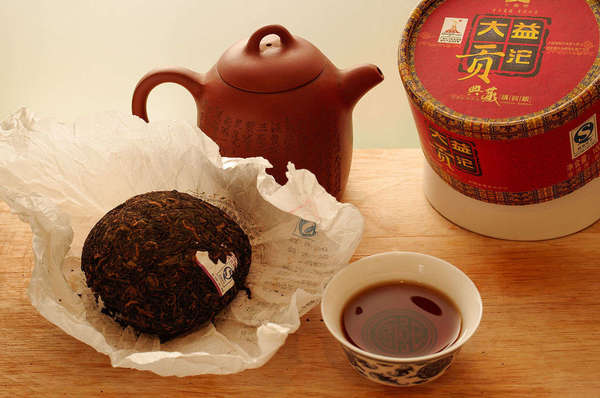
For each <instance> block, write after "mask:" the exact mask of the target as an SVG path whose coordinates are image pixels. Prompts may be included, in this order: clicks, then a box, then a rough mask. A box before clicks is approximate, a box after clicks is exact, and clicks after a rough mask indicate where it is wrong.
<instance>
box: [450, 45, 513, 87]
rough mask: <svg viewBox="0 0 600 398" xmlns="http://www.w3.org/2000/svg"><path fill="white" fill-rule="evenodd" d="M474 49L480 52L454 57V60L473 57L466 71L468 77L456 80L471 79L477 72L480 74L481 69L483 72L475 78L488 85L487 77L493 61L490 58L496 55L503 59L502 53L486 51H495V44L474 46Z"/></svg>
mask: <svg viewBox="0 0 600 398" xmlns="http://www.w3.org/2000/svg"><path fill="white" fill-rule="evenodd" d="M475 48H476V49H477V50H481V51H480V52H478V53H476V54H463V55H457V56H456V58H469V57H474V58H473V62H472V63H471V65H469V68H468V69H467V72H469V73H470V74H469V75H468V76H465V77H461V78H459V79H458V80H466V79H470V78H471V77H473V76H476V75H477V74H478V73H479V72H481V69H482V68H483V72H481V74H480V75H478V76H477V77H479V78H480V79H481V80H483V81H484V82H486V83H488V84H489V83H490V79H489V77H488V75H489V74H490V70H491V69H492V64H493V63H494V59H493V58H492V57H491V56H492V55H497V56H499V57H504V53H503V52H500V51H498V52H494V53H490V52H488V51H487V50H490V49H496V45H495V44H475Z"/></svg>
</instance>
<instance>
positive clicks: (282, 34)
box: [245, 25, 296, 55]
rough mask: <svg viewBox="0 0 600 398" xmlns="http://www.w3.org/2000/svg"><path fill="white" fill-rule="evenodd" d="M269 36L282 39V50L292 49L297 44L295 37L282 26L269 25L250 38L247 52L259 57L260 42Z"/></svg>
mask: <svg viewBox="0 0 600 398" xmlns="http://www.w3.org/2000/svg"><path fill="white" fill-rule="evenodd" d="M267 35H277V36H279V39H281V47H282V50H285V49H286V48H289V47H292V46H293V45H294V44H296V39H294V36H292V34H291V33H290V32H289V31H288V30H287V29H286V28H284V27H283V26H281V25H267V26H263V27H262V28H260V29H259V30H257V31H256V32H254V33H253V34H252V36H250V38H249V39H248V43H247V44H246V48H245V51H246V53H248V54H252V55H259V54H260V42H261V40H262V39H263V38H264V37H265V36H267Z"/></svg>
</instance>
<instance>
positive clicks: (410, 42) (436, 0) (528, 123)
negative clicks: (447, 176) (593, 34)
mask: <svg viewBox="0 0 600 398" xmlns="http://www.w3.org/2000/svg"><path fill="white" fill-rule="evenodd" d="M444 1H446V0H422V1H421V3H419V5H418V6H417V7H416V9H415V10H414V11H413V13H412V15H411V16H410V18H409V20H408V22H407V24H406V28H405V29H404V33H403V35H402V39H401V41H400V45H399V47H398V70H399V72H400V77H401V79H402V83H403V84H404V87H405V89H406V92H407V94H408V96H409V98H410V100H411V101H412V102H413V103H414V104H415V105H416V106H417V107H418V108H419V109H420V110H421V111H422V112H423V113H424V115H425V117H426V118H427V119H428V120H430V121H432V122H433V123H436V124H438V125H441V126H442V127H444V128H445V129H447V130H449V131H451V132H453V133H456V134H460V135H463V136H467V137H473V138H477V139H483V140H513V139H519V138H526V137H533V136H536V135H539V134H543V133H545V132H546V131H549V130H553V129H555V128H558V127H561V126H562V125H564V124H565V123H566V122H568V121H569V120H572V119H575V118H577V117H578V116H580V115H581V114H583V113H584V112H585V111H586V110H587V109H588V108H590V106H592V105H593V104H594V103H596V102H598V101H599V100H600V48H599V52H598V54H597V55H596V59H595V60H594V64H593V65H592V67H591V68H590V70H589V71H588V73H587V74H586V75H585V77H584V78H583V80H582V81H581V82H580V83H579V84H578V85H577V86H576V87H575V88H574V89H573V90H571V92H569V93H568V94H567V95H566V96H565V97H563V98H561V99H560V100H559V101H558V102H557V103H555V104H554V105H551V106H550V107H547V108H545V109H542V110H540V111H538V112H534V113H530V114H528V115H524V116H518V117H512V118H502V119H485V118H478V117H473V116H467V115H464V114H461V113H458V112H456V111H454V110H452V109H450V108H449V107H447V106H445V105H443V104H442V103H440V102H439V101H438V100H436V99H435V98H434V97H433V96H432V95H431V94H429V92H428V91H427V90H426V89H425V87H424V86H423V84H422V82H421V81H420V80H419V78H418V77H417V73H416V71H415V66H414V62H412V60H413V59H414V51H415V46H416V38H417V34H416V33H417V32H419V30H420V29H421V27H422V26H423V23H424V22H425V20H426V19H427V17H428V16H429V15H431V13H432V12H433V11H434V10H435V9H436V8H437V7H438V6H439V5H440V4H441V3H443V2H444ZM586 1H587V3H588V5H589V7H590V8H591V10H592V11H593V12H594V15H595V16H596V22H597V23H598V26H599V27H600V4H599V2H598V1H597V0H586Z"/></svg>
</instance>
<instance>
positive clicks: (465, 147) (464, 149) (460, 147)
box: [452, 140, 473, 155]
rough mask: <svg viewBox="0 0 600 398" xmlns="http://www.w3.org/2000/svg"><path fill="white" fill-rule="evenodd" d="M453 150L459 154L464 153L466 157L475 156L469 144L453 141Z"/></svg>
mask: <svg viewBox="0 0 600 398" xmlns="http://www.w3.org/2000/svg"><path fill="white" fill-rule="evenodd" d="M452 149H453V150H455V151H457V152H461V153H464V154H466V155H473V151H472V150H471V146H470V145H469V144H466V143H464V142H459V141H455V140H452Z"/></svg>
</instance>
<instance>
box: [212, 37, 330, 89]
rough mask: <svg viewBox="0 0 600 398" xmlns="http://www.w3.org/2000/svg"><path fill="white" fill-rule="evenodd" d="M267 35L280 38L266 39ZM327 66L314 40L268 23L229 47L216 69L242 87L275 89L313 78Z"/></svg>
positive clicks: (228, 81)
mask: <svg viewBox="0 0 600 398" xmlns="http://www.w3.org/2000/svg"><path fill="white" fill-rule="evenodd" d="M268 35H277V36H279V40H277V39H267V40H263V39H264V38H265V37H266V36H268ZM324 66H325V56H324V55H323V54H322V53H321V52H320V51H319V50H318V49H317V48H316V47H315V46H313V45H312V44H311V43H309V42H308V41H306V40H304V39H302V38H301V37H296V36H292V35H291V34H290V32H288V30H287V29H286V28H284V27H283V26H281V25H268V26H265V27H263V28H261V29H259V30H257V31H256V32H255V33H254V34H253V35H252V36H251V37H250V39H248V41H247V42H246V41H245V40H242V41H241V42H239V43H237V44H234V45H233V46H232V47H230V48H229V49H228V50H227V51H226V52H225V53H224V54H223V55H222V56H221V58H220V59H219V62H217V71H218V73H219V75H220V76H221V79H223V81H225V82H226V83H227V84H229V85H230V86H233V87H235V88H238V89H240V90H244V91H249V92H253V93H276V92H281V91H287V90H292V89H295V88H298V87H300V86H303V85H305V84H307V83H309V82H311V81H312V80H314V79H315V78H317V77H318V76H319V74H320V73H321V72H322V71H323V68H324Z"/></svg>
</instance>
